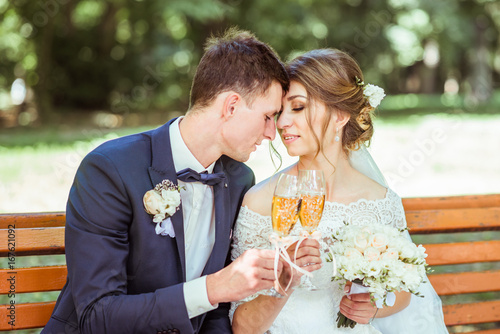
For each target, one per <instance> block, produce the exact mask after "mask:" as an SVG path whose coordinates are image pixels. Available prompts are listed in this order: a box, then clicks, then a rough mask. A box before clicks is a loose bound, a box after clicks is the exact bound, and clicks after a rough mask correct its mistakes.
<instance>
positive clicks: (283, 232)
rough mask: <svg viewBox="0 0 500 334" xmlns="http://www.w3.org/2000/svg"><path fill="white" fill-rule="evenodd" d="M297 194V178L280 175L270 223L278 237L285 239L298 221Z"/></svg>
mask: <svg viewBox="0 0 500 334" xmlns="http://www.w3.org/2000/svg"><path fill="white" fill-rule="evenodd" d="M298 206H299V194H298V189H297V177H296V176H295V175H289V174H284V173H283V174H281V175H280V176H279V179H278V183H277V184H276V188H275V190H274V196H273V206H272V214H271V215H272V216H271V217H272V222H273V230H274V232H276V233H277V234H278V235H279V236H280V237H286V236H288V235H289V234H290V231H291V230H292V228H293V227H294V226H295V223H296V222H297V220H298V214H299V213H298Z"/></svg>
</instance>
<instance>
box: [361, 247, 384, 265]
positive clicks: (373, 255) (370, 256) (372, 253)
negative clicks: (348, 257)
mask: <svg viewBox="0 0 500 334" xmlns="http://www.w3.org/2000/svg"><path fill="white" fill-rule="evenodd" d="M363 255H364V256H365V259H367V260H368V261H370V262H372V261H377V260H378V259H379V258H380V251H379V250H378V249H376V248H374V247H368V248H366V249H365V251H364V252H363Z"/></svg>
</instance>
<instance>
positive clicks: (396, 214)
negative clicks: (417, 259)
mask: <svg viewBox="0 0 500 334" xmlns="http://www.w3.org/2000/svg"><path fill="white" fill-rule="evenodd" d="M344 222H346V223H349V224H361V225H365V224H386V225H392V226H394V227H397V228H404V227H406V220H405V213H404V209H403V205H402V203H401V198H400V197H399V196H398V195H397V194H396V193H394V192H393V191H392V190H390V189H387V193H386V196H385V197H384V198H383V199H378V200H365V199H361V200H358V201H357V202H353V203H350V204H347V205H345V204H340V203H333V202H326V203H325V208H324V211H323V216H322V218H321V222H320V224H319V227H318V231H320V232H321V233H322V235H323V239H322V240H320V244H321V247H322V248H323V251H324V252H326V251H327V250H328V246H329V243H330V240H331V239H330V236H331V235H332V234H333V233H334V232H335V231H336V230H337V229H338V228H340V227H342V226H343V225H344ZM300 230H301V226H300V224H296V225H295V227H294V228H293V229H292V231H291V233H290V234H291V235H295V236H297V235H299V232H300ZM271 232H272V224H271V217H270V216H262V215H260V214H258V213H256V212H253V211H252V210H250V209H249V208H247V207H242V208H241V210H240V214H239V216H238V219H237V221H236V226H235V229H234V232H233V245H232V250H231V259H232V260H233V261H234V260H235V259H236V258H238V257H239V256H240V255H241V254H243V253H244V252H245V251H246V250H248V249H252V248H257V249H271V248H272V245H271V243H270V241H269V235H270V234H271ZM332 269H333V268H332V264H331V263H329V262H326V261H324V262H323V267H322V268H321V269H319V270H317V271H315V272H314V277H313V278H312V282H313V284H314V285H316V286H317V287H318V288H319V289H320V290H319V291H303V290H295V291H294V292H293V294H292V295H291V296H290V298H289V300H288V302H287V303H286V305H285V306H284V307H283V309H282V311H281V312H280V314H279V315H278V317H277V318H276V319H275V321H274V323H273V325H272V326H271V328H270V329H269V330H268V331H267V332H266V333H272V334H281V333H283V334H285V333H287V334H288V333H306V332H310V331H311V329H314V332H316V333H360V334H361V333H366V334H374V333H380V332H379V331H377V330H376V329H375V328H373V327H372V326H370V325H359V324H358V325H356V327H354V329H350V328H347V329H338V328H337V325H336V323H335V320H336V317H337V312H338V311H339V304H340V300H341V299H342V296H343V294H344V293H343V286H344V282H341V281H337V282H331V274H332ZM267 293H268V292H267V291H260V292H258V293H256V294H254V295H252V296H250V297H247V298H245V299H244V300H241V301H239V302H236V303H231V309H230V312H229V316H230V319H231V321H232V319H233V315H234V312H235V310H236V308H237V307H238V306H239V305H241V304H242V303H244V302H247V301H250V300H252V299H254V298H256V297H257V296H258V295H260V294H267Z"/></svg>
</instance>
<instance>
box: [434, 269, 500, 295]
mask: <svg viewBox="0 0 500 334" xmlns="http://www.w3.org/2000/svg"><path fill="white" fill-rule="evenodd" d="M498 277H500V270H492V271H480V272H463V273H449V274H434V275H429V280H430V281H431V283H432V286H433V287H434V289H435V290H436V292H437V294H438V295H440V296H446V295H455V294H461V293H479V292H488V291H500V280H499V279H498ZM478 282H479V283H480V284H478Z"/></svg>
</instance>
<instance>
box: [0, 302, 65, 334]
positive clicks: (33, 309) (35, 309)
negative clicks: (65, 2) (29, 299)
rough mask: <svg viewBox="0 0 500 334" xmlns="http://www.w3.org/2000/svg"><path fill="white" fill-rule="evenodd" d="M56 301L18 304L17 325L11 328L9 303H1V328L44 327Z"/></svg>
mask: <svg viewBox="0 0 500 334" xmlns="http://www.w3.org/2000/svg"><path fill="white" fill-rule="evenodd" d="M55 305H56V302H45V303H26V304H16V326H15V327H14V328H11V326H10V325H9V323H8V322H9V321H10V318H8V315H9V310H8V309H7V305H0V330H11V329H16V330H17V329H28V328H38V327H44V326H45V325H46V324H47V322H48V321H49V319H50V315H51V314H52V311H53V310H54V306H55Z"/></svg>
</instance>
